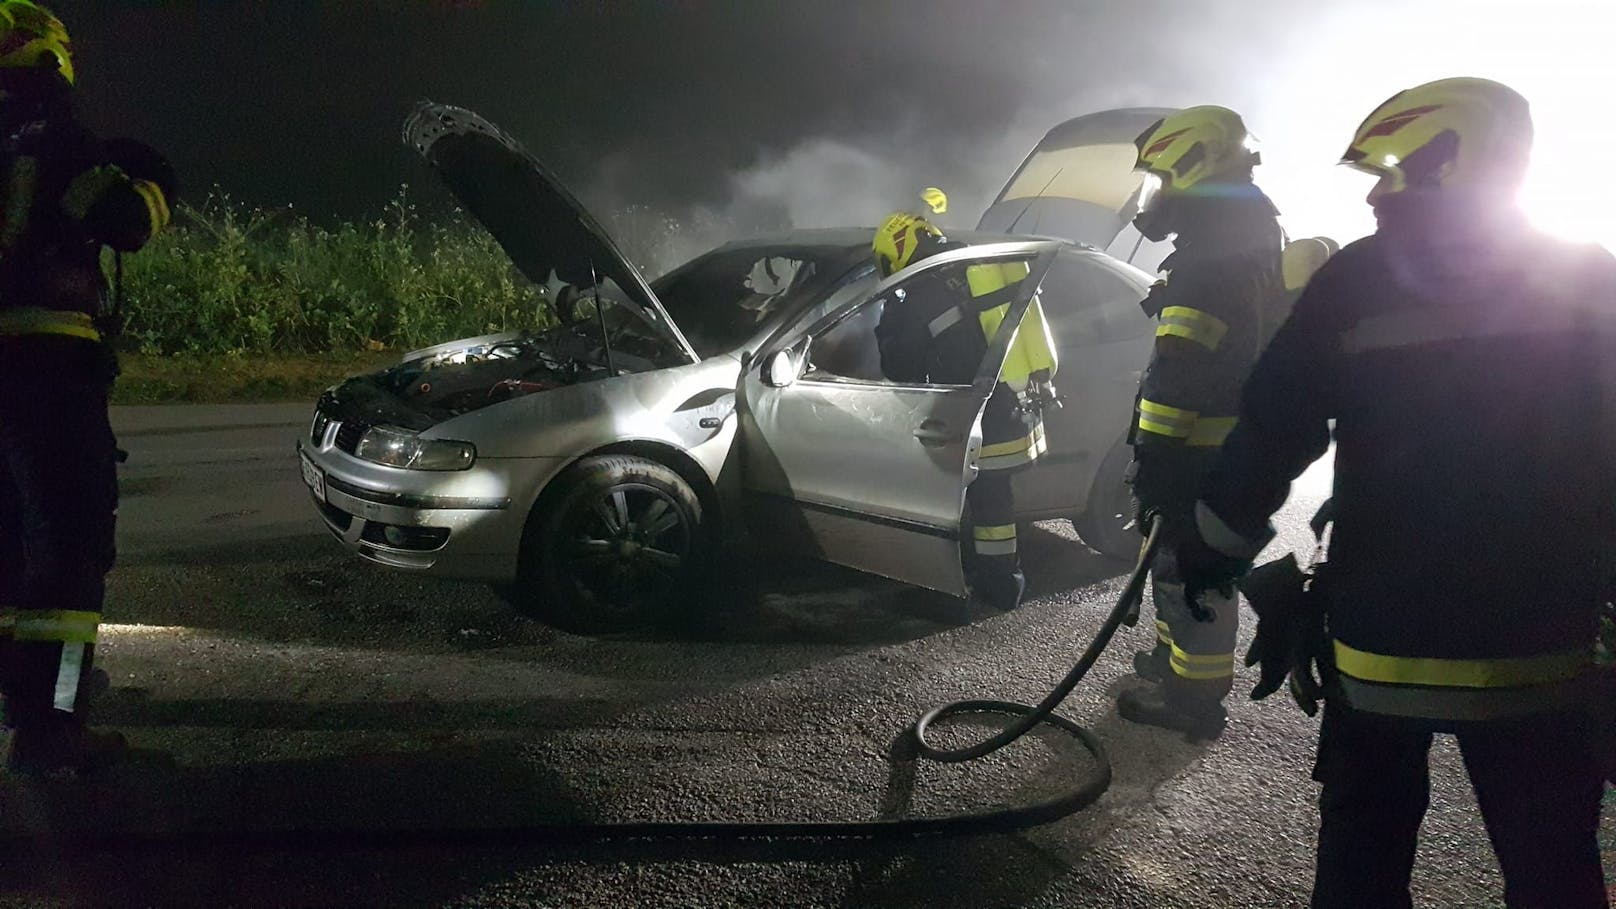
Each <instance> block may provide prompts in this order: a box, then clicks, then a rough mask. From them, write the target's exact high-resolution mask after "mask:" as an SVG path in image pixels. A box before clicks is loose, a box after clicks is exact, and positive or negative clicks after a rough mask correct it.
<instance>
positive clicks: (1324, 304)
mask: <svg viewBox="0 0 1616 909" xmlns="http://www.w3.org/2000/svg"><path fill="white" fill-rule="evenodd" d="M1531 139H1532V122H1531V117H1530V112H1529V109H1528V106H1527V102H1526V100H1525V99H1524V98H1522V97H1521V96H1520V95H1519V94H1517V93H1515V92H1514V91H1512V90H1511V89H1509V88H1508V87H1506V86H1503V85H1500V84H1498V83H1496V82H1491V81H1488V80H1485V79H1443V80H1440V81H1437V82H1431V83H1427V84H1425V85H1420V86H1417V87H1415V88H1411V89H1408V90H1407V91H1403V92H1400V93H1398V94H1397V95H1394V96H1393V97H1392V98H1390V99H1388V100H1387V101H1386V102H1385V103H1383V104H1381V105H1380V106H1379V107H1377V108H1376V109H1375V110H1374V111H1373V112H1372V113H1371V114H1370V115H1369V117H1368V118H1367V119H1365V120H1364V121H1363V124H1362V125H1361V126H1359V127H1358V130H1357V132H1356V133H1355V134H1354V135H1353V137H1352V141H1351V144H1350V145H1349V146H1348V147H1347V151H1346V154H1345V156H1344V159H1343V161H1344V163H1346V164H1348V165H1350V166H1352V167H1354V168H1357V169H1359V170H1362V171H1365V172H1367V173H1369V174H1370V175H1372V176H1374V177H1375V178H1376V180H1377V182H1376V183H1375V186H1374V189H1372V190H1371V191H1370V193H1369V202H1370V204H1371V205H1372V206H1373V207H1374V210H1375V216H1376V219H1377V221H1378V228H1377V230H1376V232H1375V234H1374V235H1373V236H1370V237H1367V238H1365V239H1363V240H1360V241H1358V242H1356V243H1353V244H1351V245H1349V246H1347V247H1346V248H1345V249H1343V250H1341V251H1340V252H1339V253H1338V254H1337V255H1336V256H1335V257H1334V258H1332V259H1331V260H1330V261H1329V262H1327V263H1326V264H1325V265H1324V267H1323V268H1322V269H1320V270H1319V272H1318V274H1317V275H1315V276H1314V277H1313V280H1312V281H1311V282H1310V283H1309V284H1308V286H1307V289H1306V290H1305V291H1304V292H1303V294H1302V296H1301V299H1299V300H1298V301H1297V303H1296V306H1295V309H1294V311H1293V313H1292V315H1291V318H1290V320H1289V321H1287V322H1286V324H1285V326H1284V327H1283V328H1281V329H1280V332H1279V334H1278V335H1277V336H1276V337H1275V338H1274V340H1273V341H1272V343H1271V344H1270V345H1269V347H1268V349H1267V350H1266V351H1265V352H1264V353H1263V355H1262V358H1261V360H1260V361H1259V362H1258V363H1257V366H1256V367H1255V369H1254V370H1253V371H1252V375H1251V378H1250V380H1249V382H1248V383H1247V385H1246V388H1245V391H1244V394H1243V396H1242V401H1241V408H1240V422H1239V424H1238V425H1236V427H1235V429H1234V431H1233V433H1232V434H1231V435H1230V437H1229V439H1228V441H1227V442H1226V443H1225V445H1224V448H1223V451H1222V453H1221V455H1220V458H1219V463H1218V464H1217V465H1215V466H1214V468H1213V469H1212V471H1211V472H1210V475H1209V477H1208V480H1207V482H1206V484H1205V485H1204V486H1203V488H1202V492H1201V500H1200V502H1199V503H1198V504H1197V506H1196V529H1197V532H1196V533H1195V534H1193V535H1189V536H1187V537H1185V538H1184V539H1182V540H1181V541H1180V544H1179V560H1180V564H1181V565H1182V566H1183V568H1184V576H1185V582H1186V585H1187V587H1188V588H1189V590H1190V594H1191V595H1192V596H1193V595H1194V594H1195V592H1196V591H1197V590H1198V589H1201V588H1210V587H1217V586H1220V585H1226V584H1228V583H1229V582H1230V581H1231V580H1233V579H1235V578H1237V577H1239V576H1240V574H1241V573H1243V571H1244V570H1245V569H1246V568H1247V567H1249V565H1250V560H1251V559H1252V558H1253V557H1254V556H1255V554H1256V553H1257V552H1258V551H1259V550H1260V549H1261V548H1262V547H1263V545H1264V544H1265V543H1266V542H1267V541H1268V540H1269V539H1270V538H1271V537H1272V536H1273V531H1272V529H1271V528H1270V527H1269V525H1268V519H1269V516H1270V515H1271V514H1272V513H1273V512H1274V511H1275V510H1277V509H1278V508H1279V507H1280V505H1281V504H1282V503H1283V502H1284V501H1285V499H1286V495H1287V493H1288V491H1289V486H1290V483H1291V481H1293V480H1294V479H1295V478H1296V477H1298V476H1299V475H1300V474H1301V473H1302V471H1303V470H1304V469H1305V468H1306V467H1307V466H1308V464H1309V463H1310V462H1312V461H1313V460H1314V459H1316V458H1318V457H1319V456H1321V455H1322V454H1324V453H1325V452H1326V450H1327V449H1328V447H1329V444H1330V442H1331V438H1332V423H1333V438H1334V441H1335V488H1334V496H1333V499H1332V507H1331V510H1332V513H1333V520H1334V527H1333V529H1332V531H1331V534H1330V537H1329V553H1328V561H1327V562H1326V563H1324V564H1323V566H1322V567H1320V568H1317V569H1316V570H1315V572H1314V578H1313V581H1312V584H1311V586H1310V587H1308V588H1307V589H1306V592H1305V593H1301V589H1300V588H1299V587H1298V588H1297V594H1299V595H1292V596H1286V597H1279V598H1275V599H1271V600H1268V601H1266V602H1264V600H1263V598H1262V597H1260V596H1256V594H1257V592H1258V590H1257V587H1256V586H1255V583H1254V584H1253V585H1251V586H1250V588H1249V589H1250V592H1251V593H1252V594H1253V595H1254V596H1253V599H1252V603H1253V606H1254V607H1256V608H1258V616H1259V620H1258V628H1257V636H1256V640H1255V641H1254V643H1253V645H1252V649H1251V651H1250V652H1248V654H1247V656H1246V660H1247V662H1248V663H1254V664H1260V665H1261V666H1262V670H1263V672H1262V682H1261V683H1260V684H1259V686H1258V688H1257V689H1256V690H1254V691H1253V692H1252V696H1253V697H1261V696H1264V695H1266V694H1268V693H1269V692H1271V691H1273V690H1275V689H1277V688H1278V687H1279V686H1280V685H1282V684H1284V682H1285V681H1286V678H1287V676H1289V678H1290V681H1291V686H1292V690H1293V693H1294V694H1295V695H1296V696H1297V699H1298V701H1299V702H1300V703H1302V705H1303V706H1304V708H1305V709H1308V710H1310V711H1311V710H1313V709H1316V705H1317V699H1319V698H1320V697H1321V696H1322V698H1323V700H1324V719H1323V725H1322V727H1321V728H1320V732H1319V748H1318V760H1317V763H1316V765H1315V767H1314V771H1313V776H1314V779H1316V780H1318V781H1319V782H1320V783H1322V784H1323V791H1322V795H1321V797H1320V805H1319V807H1320V816H1321V821H1322V823H1321V825H1320V829H1319V846H1318V868H1317V876H1316V879H1315V882H1314V893H1313V905H1314V906H1315V907H1348V906H1351V907H1359V906H1408V905H1410V897H1409V876H1410V872H1411V869H1412V867H1413V864H1414V855H1415V851H1416V845H1417V842H1418V835H1419V828H1420V822H1421V818H1422V817H1423V816H1424V814H1425V809H1426V806H1427V805H1428V804H1429V801H1430V787H1429V779H1428V772H1429V771H1428V768H1427V752H1428V750H1429V748H1430V745H1431V740H1432V736H1433V734H1435V733H1447V734H1453V735H1455V736H1456V738H1457V740H1458V746H1459V749H1460V751H1461V752H1462V753H1463V754H1464V762H1465V768H1466V770H1468V772H1469V774H1470V780H1471V783H1472V785H1473V786H1474V788H1475V791H1476V797H1477V802H1478V803H1479V805H1480V808H1481V813H1482V818H1483V820H1484V821H1485V822H1486V825H1487V832H1488V835H1489V837H1490V839H1491V840H1492V843H1493V848H1494V850H1495V851H1496V853H1497V855H1498V860H1499V864H1500V866H1501V867H1502V870H1503V876H1504V903H1505V904H1507V905H1509V906H1556V907H1566V909H1570V907H1604V906H1606V905H1608V903H1607V892H1606V887H1605V884H1604V882H1603V881H1602V879H1601V877H1602V876H1601V870H1600V855H1599V842H1598V832H1599V831H1598V828H1599V812H1600V800H1601V793H1602V790H1603V783H1602V779H1601V778H1602V773H1601V770H1600V768H1599V766H1598V760H1597V758H1598V755H1597V753H1596V752H1595V746H1594V744H1593V742H1594V740H1595V738H1596V736H1595V733H1596V732H1599V731H1603V732H1605V733H1606V734H1609V732H1610V729H1609V724H1610V722H1611V720H1610V718H1609V717H1608V716H1607V717H1606V718H1605V719H1604V720H1603V723H1604V724H1605V725H1604V729H1603V730H1599V729H1598V727H1595V726H1594V725H1593V724H1592V722H1591V720H1590V717H1591V716H1592V715H1593V714H1592V713H1591V711H1587V710H1585V709H1584V708H1585V707H1586V706H1587V705H1586V704H1585V703H1584V702H1583V698H1584V697H1585V692H1586V690H1587V689H1586V688H1585V687H1584V686H1585V685H1586V684H1587V682H1588V676H1589V672H1590V667H1591V665H1593V664H1594V661H1595V640H1596V635H1597V631H1596V629H1597V615H1598V612H1599V609H1600V607H1601V604H1603V603H1606V602H1609V600H1610V597H1611V595H1612V592H1613V591H1612V586H1613V578H1616V564H1613V560H1616V504H1613V503H1616V356H1613V351H1616V259H1613V258H1612V257H1611V255H1610V254H1609V253H1608V252H1606V251H1605V250H1603V249H1601V248H1599V247H1597V246H1594V245H1592V244H1572V243H1566V242H1563V241H1558V240H1554V239H1551V238H1549V237H1546V236H1543V235H1541V234H1539V233H1537V232H1535V231H1533V230H1532V229H1531V228H1530V227H1529V226H1528V225H1527V223H1526V221H1525V218H1524V217H1523V216H1522V214H1521V213H1520V211H1519V210H1518V209H1517V207H1516V205H1515V202H1514V200H1515V196H1516V193H1517V191H1518V190H1519V188H1520V185H1521V182H1522V180H1523V178H1524V175H1525V171H1526V165H1527V159H1528V155H1529V153H1530V148H1531ZM1266 567H1267V566H1265V569H1266ZM1251 580H1252V581H1253V582H1256V581H1257V580H1258V578H1257V577H1255V576H1254V577H1253V578H1252V579H1251Z"/></svg>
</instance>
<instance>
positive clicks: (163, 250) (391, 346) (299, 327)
mask: <svg viewBox="0 0 1616 909" xmlns="http://www.w3.org/2000/svg"><path fill="white" fill-rule="evenodd" d="M107 271H108V274H111V273H112V263H111V262H110V261H109V262H108V267H107ZM122 288H123V305H122V312H123V317H124V330H123V335H122V337H121V338H120V340H119V348H120V352H121V354H122V358H123V364H124V376H123V377H122V378H121V379H120V381H119V386H118V388H117V390H116V392H115V400H117V401H118V402H121V403H159V402H167V401H204V400H206V401H220V400H297V399H303V400H306V399H307V398H308V397H309V395H310V394H311V392H318V390H319V389H321V388H324V387H326V386H327V385H329V384H331V383H332V382H334V381H336V380H337V379H340V378H342V377H343V376H345V375H350V374H353V373H357V372H363V371H367V370H370V369H374V368H375V367H376V366H377V365H379V364H380V363H382V362H385V361H387V360H391V359H394V358H396V356H397V355H398V353H400V352H402V351H406V350H411V349H414V348H418V347H424V346H427V345H430V344H435V343H439V342H442V341H444V340H448V339H452V338H457V337H465V336H468V335H476V334H483V333H486V332H494V331H506V330H513V329H520V328H539V327H543V326H544V325H545V324H546V323H547V320H548V318H549V315H548V311H547V310H546V308H545V305H544V299H543V294H542V292H541V291H540V289H539V288H537V287H534V286H533V285H532V284H531V283H530V282H528V281H527V280H526V279H525V278H523V277H522V276H521V275H520V274H519V273H517V272H516V271H515V270H514V269H513V268H512V266H511V264H510V260H509V259H508V258H506V256H505V253H504V251H503V250H501V249H500V247H499V244H498V243H496V242H495V241H494V239H493V238H492V237H491V236H489V235H488V234H487V233H486V232H485V231H483V230H481V229H480V228H478V227H477V226H476V225H473V224H469V223H466V222H464V221H459V220H456V221H453V222H452V223H429V222H427V221H425V220H423V219H422V218H421V217H420V216H419V215H418V214H417V212H416V209H415V206H414V205H413V204H412V203H411V202H410V201H409V199H408V197H407V196H406V195H405V194H404V193H403V192H401V193H400V194H399V195H398V196H397V197H396V198H394V199H393V201H392V202H391V203H389V204H388V205H387V206H386V208H385V209H384V210H383V212H382V213H381V214H380V215H379V216H377V217H375V218H373V219H370V220H365V221H357V222H343V223H339V224H336V225H334V226H332V225H320V224H316V223H314V222H313V221H311V220H309V219H307V218H305V217H302V216H300V215H298V214H296V213H294V212H292V211H290V210H279V211H266V210H261V209H252V208H247V207H245V206H241V205H239V204H236V203H233V202H232V201H231V199H230V198H229V197H228V196H227V195H224V194H221V193H217V192H216V193H214V194H213V195H210V196H209V197H207V198H206V199H205V200H204V201H203V202H202V203H200V204H199V205H198V206H195V207H184V208H182V209H181V211H180V213H179V214H178V216H177V217H176V218H175V222H174V224H173V225H172V226H171V227H170V229H169V230H167V231H165V232H164V233H163V234H161V235H159V236H158V237H157V238H156V239H154V240H153V242H152V243H151V245H150V246H148V247H147V248H146V249H145V250H142V251H141V252H140V253H138V254H135V255H131V256H126V257H125V258H124V262H123V281H122Z"/></svg>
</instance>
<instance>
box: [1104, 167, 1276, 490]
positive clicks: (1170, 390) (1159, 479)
mask: <svg viewBox="0 0 1616 909" xmlns="http://www.w3.org/2000/svg"><path fill="white" fill-rule="evenodd" d="M1240 186H1241V187H1242V188H1245V189H1248V190H1249V192H1248V194H1245V195H1238V196H1231V197H1227V198H1219V199H1216V200H1206V201H1204V202H1202V211H1200V212H1198V213H1197V215H1196V216H1195V218H1194V220H1193V222H1192V223H1191V224H1189V225H1186V228H1185V229H1184V230H1181V231H1180V232H1179V233H1178V236H1177V238H1176V239H1175V240H1174V250H1173V253H1172V254H1171V255H1170V256H1168V257H1167V258H1166V259H1165V260H1164V261H1163V262H1162V269H1163V271H1164V272H1165V275H1164V276H1163V277H1162V279H1161V280H1159V281H1157V282H1156V284H1155V286H1153V287H1152V288H1151V291H1150V295H1149V296H1148V297H1146V298H1145V300H1144V301H1143V302H1142V303H1141V304H1140V305H1141V306H1142V307H1143V308H1144V310H1145V313H1146V314H1147V315H1149V316H1150V317H1152V318H1154V319H1156V320H1158V323H1159V324H1158V325H1157V327H1156V343H1155V347H1154V349H1153V351H1152V353H1151V358H1150V364H1149V366H1148V367H1147V368H1146V370H1145V373H1144V377H1143V379H1142V380H1141V381H1140V385H1139V398H1138V404H1137V407H1136V410H1135V422H1134V425H1133V427H1132V430H1131V432H1130V441H1131V442H1132V443H1133V445H1134V448H1135V459H1136V461H1137V462H1138V464H1137V467H1136V471H1137V475H1136V477H1135V493H1136V495H1137V496H1138V497H1139V499H1140V501H1141V504H1143V505H1145V506H1147V507H1150V508H1175V507H1176V508H1184V509H1187V508H1188V507H1189V506H1190V504H1192V503H1193V502H1194V499H1195V488H1196V483H1197V481H1198V480H1199V478H1200V476H1201V473H1202V471H1203V470H1204V467H1205V465H1206V464H1208V463H1209V462H1210V455H1211V454H1212V453H1213V452H1215V451H1216V450H1217V447H1218V446H1219V445H1221V444H1222V443H1223V440H1224V438H1225V437H1226V436H1227V435H1228V434H1229V430H1230V429H1231V428H1233V426H1234V424H1235V417H1236V413H1237V411H1238V407H1239V395H1240V387H1241V385H1242V384H1243V383H1244V382H1245V379H1246V374H1247V373H1248V372H1249V371H1250V369H1251V366H1252V364H1253V363H1255V362H1256V360H1257V354H1258V353H1259V352H1260V350H1261V348H1262V344H1263V342H1264V341H1265V340H1266V339H1267V338H1268V337H1269V336H1270V335H1271V334H1272V330H1273V329H1272V326H1270V325H1268V324H1267V323H1268V322H1272V321H1275V320H1276V319H1277V318H1279V317H1280V316H1279V315H1276V313H1282V310H1277V309H1276V307H1275V302H1276V301H1279V300H1282V299H1283V297H1284V288H1283V283H1282V280H1281V277H1280V248H1281V237H1282V235H1281V232H1280V229H1279V223H1278V221H1277V219H1276V214H1277V213H1276V212H1275V210H1274V207H1273V204H1272V203H1270V202H1269V201H1268V199H1267V197H1266V196H1264V195H1263V194H1262V192H1261V191H1260V190H1258V189H1257V188H1256V187H1255V186H1251V185H1250V184H1240Z"/></svg>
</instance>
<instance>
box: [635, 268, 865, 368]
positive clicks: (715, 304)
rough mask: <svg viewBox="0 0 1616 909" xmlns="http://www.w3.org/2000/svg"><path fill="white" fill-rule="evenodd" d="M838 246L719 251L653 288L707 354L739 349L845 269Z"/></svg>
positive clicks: (692, 343)
mask: <svg viewBox="0 0 1616 909" xmlns="http://www.w3.org/2000/svg"><path fill="white" fill-rule="evenodd" d="M846 259H847V256H846V253H845V251H844V250H842V249H841V248H839V247H833V248H820V249H814V248H780V247H774V248H767V249H765V248H758V249H730V250H723V249H721V250H716V251H714V252H711V253H708V254H707V255H705V256H702V257H700V258H698V259H695V260H693V261H691V262H689V263H687V264H685V265H684V266H682V267H680V268H678V269H676V270H674V271H672V272H669V273H668V274H666V275H664V276H663V277H661V278H659V279H658V280H657V281H656V282H655V283H654V284H653V285H652V289H653V290H655V291H656V295H657V298H658V299H659V300H661V301H662V305H663V307H664V308H665V309H667V311H668V315H669V316H671V317H672V318H673V321H674V323H675V324H677V325H678V326H679V330H680V331H682V332H684V335H685V338H686V339H687V340H689V341H690V346H692V347H694V348H695V349H696V353H697V354H700V355H701V356H702V357H710V356H713V355H715V354H720V353H724V352H725V351H730V350H734V349H735V348H737V347H739V346H740V345H741V344H743V343H745V342H746V340H747V339H748V338H750V337H752V336H753V335H754V334H756V333H757V331H758V328H759V327H760V326H761V325H762V324H763V323H764V322H765V321H766V320H767V319H769V318H770V317H772V316H775V315H777V314H778V313H780V312H782V311H784V310H786V309H789V308H791V307H792V306H794V305H796V304H798V303H800V302H801V301H803V300H805V299H808V298H809V297H811V296H812V295H814V294H816V293H818V292H820V291H821V290H823V289H824V288H825V287H826V286H827V285H828V284H830V283H831V282H833V281H835V280H836V279H837V278H838V277H839V276H840V275H839V273H840V272H841V271H843V270H844V269H845V264H846Z"/></svg>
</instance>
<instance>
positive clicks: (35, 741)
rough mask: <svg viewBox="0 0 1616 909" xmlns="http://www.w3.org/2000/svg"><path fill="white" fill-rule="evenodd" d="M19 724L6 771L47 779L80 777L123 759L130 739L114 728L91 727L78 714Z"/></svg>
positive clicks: (12, 740) (12, 738)
mask: <svg viewBox="0 0 1616 909" xmlns="http://www.w3.org/2000/svg"><path fill="white" fill-rule="evenodd" d="M62 716H63V718H64V719H63V720H62V721H55V722H46V723H42V724H34V723H29V724H26V725H21V726H19V727H18V728H17V729H16V730H15V731H14V732H13V733H12V737H11V754H10V755H9V756H8V757H7V759H6V772H7V773H9V774H12V775H15V776H20V777H29V778H32V779H43V780H64V781H65V780H76V779H79V778H80V777H82V776H84V775H86V774H89V773H94V772H95V771H97V770H102V769H105V768H106V767H109V766H112V765H113V764H117V763H119V762H121V761H122V760H123V759H124V758H125V757H126V756H127V755H128V753H129V743H128V741H127V740H125V739H124V737H123V734H122V733H120V732H116V731H114V730H103V729H90V728H87V727H86V726H84V725H83V723H82V722H80V721H79V720H78V718H77V717H74V716H71V715H69V714H65V713H64V714H63V715H62Z"/></svg>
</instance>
